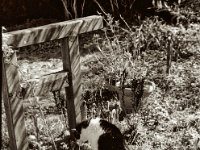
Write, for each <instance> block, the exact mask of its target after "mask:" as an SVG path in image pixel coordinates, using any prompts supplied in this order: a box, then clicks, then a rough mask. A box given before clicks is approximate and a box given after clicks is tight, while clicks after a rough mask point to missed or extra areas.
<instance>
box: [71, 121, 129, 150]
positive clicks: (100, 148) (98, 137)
mask: <svg viewBox="0 0 200 150" xmlns="http://www.w3.org/2000/svg"><path fill="white" fill-rule="evenodd" d="M75 137H76V138H77V139H79V140H80V142H86V141H88V142H89V143H90V144H91V147H92V150H125V146H124V139H123V135H122V133H121V132H120V130H119V129H118V128H117V127H116V126H115V125H113V124H111V123H109V122H108V121H106V120H102V119H100V118H95V119H90V120H86V121H83V122H81V123H80V124H78V125H77V127H76V134H75Z"/></svg>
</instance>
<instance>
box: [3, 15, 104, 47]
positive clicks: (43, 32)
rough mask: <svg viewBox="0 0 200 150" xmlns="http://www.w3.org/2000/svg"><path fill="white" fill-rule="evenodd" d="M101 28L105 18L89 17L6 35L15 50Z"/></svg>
mask: <svg viewBox="0 0 200 150" xmlns="http://www.w3.org/2000/svg"><path fill="white" fill-rule="evenodd" d="M101 28H103V18H102V17H101V16H89V17H85V18H80V19H74V20H69V21H64V22H60V23H53V24H49V25H45V26H40V27H35V28H29V29H24V30H18V31H13V32H8V33H6V34H9V40H8V42H7V44H8V45H10V46H13V47H14V48H17V47H23V46H28V45H32V44H37V43H42V42H47V41H51V40H55V39H61V38H64V37H68V36H76V35H78V34H81V33H85V32H89V31H94V30H98V29H101Z"/></svg>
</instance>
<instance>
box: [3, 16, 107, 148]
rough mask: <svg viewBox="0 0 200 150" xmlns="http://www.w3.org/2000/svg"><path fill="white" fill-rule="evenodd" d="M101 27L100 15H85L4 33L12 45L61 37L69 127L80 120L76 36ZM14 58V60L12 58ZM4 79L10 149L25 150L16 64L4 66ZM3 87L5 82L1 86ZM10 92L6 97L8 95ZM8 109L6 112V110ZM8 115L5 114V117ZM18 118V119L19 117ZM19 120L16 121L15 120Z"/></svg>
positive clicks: (14, 46)
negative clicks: (66, 75)
mask: <svg viewBox="0 0 200 150" xmlns="http://www.w3.org/2000/svg"><path fill="white" fill-rule="evenodd" d="M101 28H103V18H102V17H101V16H89V17H85V18H80V19H74V20H70V21H64V22H60V23H53V24H49V25H45V26H40V27H35V28H29V29H24V30H18V31H13V32H8V33H5V35H7V36H8V41H7V44H8V45H9V46H12V47H13V48H19V47H24V46H28V45H32V44H38V43H42V42H47V41H51V40H57V39H60V40H61V51H62V60H63V71H64V72H67V73H68V81H66V82H68V86H67V87H65V91H66V98H67V112H68V120H69V127H70V129H73V128H75V125H76V123H77V122H80V121H81V114H80V113H81V112H80V104H81V73H80V54H79V42H78V35H79V34H81V33H86V32H90V31H94V30H98V29H101ZM14 61H16V60H15V59H14ZM5 73H6V75H5V76H4V80H6V81H7V83H6V82H5V84H7V85H8V86H6V87H8V90H4V91H3V92H6V93H7V94H4V95H5V96H4V97H3V99H4V101H6V105H7V106H8V107H5V109H6V112H7V114H9V115H10V116H9V118H10V119H9V120H8V124H10V125H11V126H10V129H9V132H10V134H9V135H10V136H11V137H10V140H13V141H15V143H16V144H15V145H16V146H14V147H12V150H27V149H28V147H27V142H24V139H23V140H22V137H23V136H24V135H25V124H24V117H23V105H22V101H20V100H19V98H18V97H17V96H16V94H17V92H18V90H17V89H16V88H18V87H19V79H18V71H17V68H16V67H14V68H13V67H11V68H10V67H6V68H5ZM4 86H5V85H4ZM9 95H10V97H9ZM9 111H10V113H9ZM7 117H8V116H7ZM19 118H20V119H19ZM19 121H20V123H19Z"/></svg>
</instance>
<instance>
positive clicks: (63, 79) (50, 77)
mask: <svg viewBox="0 0 200 150" xmlns="http://www.w3.org/2000/svg"><path fill="white" fill-rule="evenodd" d="M67 86H69V84H68V73H67V72H64V71H61V72H55V73H51V74H47V75H44V76H42V77H40V78H36V79H31V80H28V81H27V82H26V83H25V84H24V86H23V91H22V96H23V98H28V97H33V96H41V95H46V94H47V93H48V92H52V91H57V90H60V89H61V88H64V87H67Z"/></svg>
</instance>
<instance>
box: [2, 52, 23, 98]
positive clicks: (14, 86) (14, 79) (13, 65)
mask: <svg viewBox="0 0 200 150" xmlns="http://www.w3.org/2000/svg"><path fill="white" fill-rule="evenodd" d="M5 70H6V78H7V84H8V92H9V94H12V93H14V92H16V91H17V90H19V89H20V86H19V80H20V76H19V72H18V66H17V56H16V53H13V55H12V56H11V59H10V61H9V63H5Z"/></svg>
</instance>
